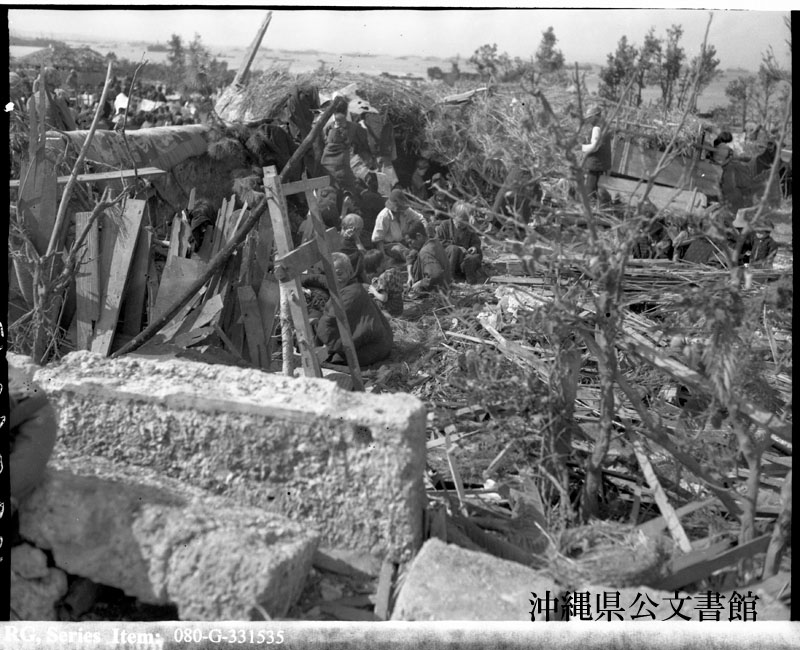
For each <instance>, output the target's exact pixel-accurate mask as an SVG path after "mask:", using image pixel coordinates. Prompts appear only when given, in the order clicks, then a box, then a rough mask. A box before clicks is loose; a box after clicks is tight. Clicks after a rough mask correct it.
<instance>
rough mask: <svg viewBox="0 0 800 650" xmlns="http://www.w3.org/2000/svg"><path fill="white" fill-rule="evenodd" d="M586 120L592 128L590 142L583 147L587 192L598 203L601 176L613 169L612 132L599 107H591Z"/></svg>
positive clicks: (585, 117)
mask: <svg viewBox="0 0 800 650" xmlns="http://www.w3.org/2000/svg"><path fill="white" fill-rule="evenodd" d="M584 119H585V120H586V121H588V122H589V124H590V125H591V126H592V132H591V136H590V138H589V142H588V143H586V144H584V145H582V146H581V151H583V153H584V158H583V168H584V170H585V171H586V190H587V192H588V193H589V198H590V199H591V200H592V201H596V200H597V194H598V183H599V181H600V176H601V175H602V174H605V173H606V172H607V171H608V170H609V169H611V132H610V131H609V129H608V128H607V125H606V123H605V121H604V120H603V110H602V109H601V108H600V107H599V106H592V107H590V108H589V110H588V111H587V112H586V115H585V116H584Z"/></svg>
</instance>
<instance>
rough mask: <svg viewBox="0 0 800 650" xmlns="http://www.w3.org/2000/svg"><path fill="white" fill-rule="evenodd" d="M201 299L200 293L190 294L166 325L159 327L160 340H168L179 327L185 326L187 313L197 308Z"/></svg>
mask: <svg viewBox="0 0 800 650" xmlns="http://www.w3.org/2000/svg"><path fill="white" fill-rule="evenodd" d="M202 300H203V295H202V293H200V294H195V295H194V296H192V297H191V299H190V300H189V302H187V303H186V304H185V305H184V306H183V307H182V308H181V309H180V311H178V313H177V314H175V316H173V317H172V320H170V321H169V322H168V323H167V324H166V325H164V327H162V328H161V332H160V333H159V334H160V336H161V337H162V338H161V340H162V341H164V342H167V341H170V340H171V339H172V337H174V336H175V335H176V334H177V333H178V332H179V331H180V330H181V328H182V327H184V326H185V323H186V319H187V318H188V316H189V314H190V313H191V312H192V310H194V309H196V308H197V306H198V305H199V304H200V302H201V301H202Z"/></svg>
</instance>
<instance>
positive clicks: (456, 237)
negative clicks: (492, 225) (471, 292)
mask: <svg viewBox="0 0 800 650" xmlns="http://www.w3.org/2000/svg"><path fill="white" fill-rule="evenodd" d="M469 217H470V208H469V205H468V204H467V203H465V202H464V201H458V202H457V203H456V204H455V205H454V206H453V216H452V218H451V219H448V220H447V221H441V222H439V223H438V224H437V226H436V236H437V237H438V238H439V241H441V242H442V245H443V246H444V250H445V253H447V259H448V260H449V261H450V274H451V275H452V277H453V278H454V279H456V278H458V279H466V281H467V282H468V283H469V284H475V283H476V282H478V274H479V271H480V268H481V263H482V262H483V253H482V251H481V238H480V237H479V236H478V233H476V232H475V231H474V230H473V229H472V227H471V226H470V223H469Z"/></svg>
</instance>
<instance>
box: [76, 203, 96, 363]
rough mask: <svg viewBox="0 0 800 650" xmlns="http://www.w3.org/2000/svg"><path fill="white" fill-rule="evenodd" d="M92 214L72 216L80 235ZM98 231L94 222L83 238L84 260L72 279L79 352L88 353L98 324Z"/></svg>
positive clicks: (85, 213) (77, 213) (83, 213)
mask: <svg viewBox="0 0 800 650" xmlns="http://www.w3.org/2000/svg"><path fill="white" fill-rule="evenodd" d="M91 216H92V213H91V212H76V213H75V228H76V230H77V231H78V232H83V230H84V229H85V228H86V225H87V224H88V223H89V218H90V217H91ZM99 258H100V231H99V229H98V225H97V220H96V219H95V221H94V222H93V223H92V226H91V227H90V228H89V232H88V233H87V235H86V244H85V249H84V254H83V259H82V262H81V265H80V267H79V270H78V273H77V275H76V276H75V292H76V317H77V328H78V330H77V334H76V336H77V344H78V349H79V350H89V349H90V348H91V343H92V339H93V338H94V326H95V324H96V323H97V321H98V320H100V278H99V270H100V266H99V263H100V260H99Z"/></svg>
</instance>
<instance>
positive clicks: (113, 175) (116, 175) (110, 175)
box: [8, 167, 167, 187]
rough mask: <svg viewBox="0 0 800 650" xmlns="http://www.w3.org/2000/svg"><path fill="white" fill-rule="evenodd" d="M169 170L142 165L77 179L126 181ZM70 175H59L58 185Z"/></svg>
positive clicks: (14, 183)
mask: <svg viewBox="0 0 800 650" xmlns="http://www.w3.org/2000/svg"><path fill="white" fill-rule="evenodd" d="M166 175H167V172H165V171H164V170H163V169H158V168H157V167H142V168H141V169H120V170H119V171H113V172H98V173H95V174H78V176H77V177H76V179H75V180H76V181H77V182H78V183H99V182H104V181H124V180H128V179H129V178H136V177H138V178H155V177H156V176H166ZM69 179H70V177H69V176H58V177H57V178H56V183H57V184H58V185H66V184H67V182H68V181H69ZM8 186H9V187H19V186H20V181H19V180H10V181H8Z"/></svg>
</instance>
